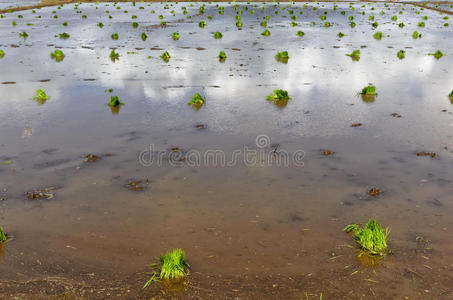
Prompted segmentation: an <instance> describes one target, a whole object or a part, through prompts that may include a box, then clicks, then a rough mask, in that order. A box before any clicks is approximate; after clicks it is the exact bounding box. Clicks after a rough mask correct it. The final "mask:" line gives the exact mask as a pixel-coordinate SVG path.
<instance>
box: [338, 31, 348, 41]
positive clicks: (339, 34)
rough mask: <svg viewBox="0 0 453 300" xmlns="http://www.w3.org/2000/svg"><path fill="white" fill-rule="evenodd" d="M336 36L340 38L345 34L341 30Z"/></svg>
mask: <svg viewBox="0 0 453 300" xmlns="http://www.w3.org/2000/svg"><path fill="white" fill-rule="evenodd" d="M337 36H338V37H339V38H340V39H341V38H342V37H344V36H346V34H344V33H343V32H339V33H338V34H337Z"/></svg>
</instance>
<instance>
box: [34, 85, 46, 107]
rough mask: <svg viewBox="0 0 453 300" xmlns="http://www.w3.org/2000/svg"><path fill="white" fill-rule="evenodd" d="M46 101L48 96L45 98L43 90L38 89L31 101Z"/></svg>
mask: <svg viewBox="0 0 453 300" xmlns="http://www.w3.org/2000/svg"><path fill="white" fill-rule="evenodd" d="M47 99H49V96H47V94H46V93H45V92H44V90H43V89H41V88H39V89H37V90H36V95H35V96H34V97H33V100H36V101H38V102H40V103H44V102H45V101H46V100H47Z"/></svg>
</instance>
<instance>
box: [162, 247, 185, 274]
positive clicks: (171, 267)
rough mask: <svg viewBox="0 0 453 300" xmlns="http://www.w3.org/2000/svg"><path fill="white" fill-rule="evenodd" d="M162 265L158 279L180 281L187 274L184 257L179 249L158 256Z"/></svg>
mask: <svg viewBox="0 0 453 300" xmlns="http://www.w3.org/2000/svg"><path fill="white" fill-rule="evenodd" d="M160 263H161V265H162V268H161V271H160V276H159V277H160V279H170V280H171V279H182V278H184V277H185V276H186V274H187V267H188V264H187V262H186V255H185V253H184V251H182V250H181V249H175V250H173V251H172V252H167V253H165V254H164V255H161V256H160Z"/></svg>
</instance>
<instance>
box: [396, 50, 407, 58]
mask: <svg viewBox="0 0 453 300" xmlns="http://www.w3.org/2000/svg"><path fill="white" fill-rule="evenodd" d="M396 56H397V57H398V58H399V59H403V58H404V57H406V51H404V50H400V51H398V53H397V54H396Z"/></svg>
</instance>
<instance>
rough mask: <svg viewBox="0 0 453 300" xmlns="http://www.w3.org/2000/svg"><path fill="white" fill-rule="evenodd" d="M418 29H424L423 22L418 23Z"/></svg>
mask: <svg viewBox="0 0 453 300" xmlns="http://www.w3.org/2000/svg"><path fill="white" fill-rule="evenodd" d="M417 26H418V27H425V22H418V25H417Z"/></svg>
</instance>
